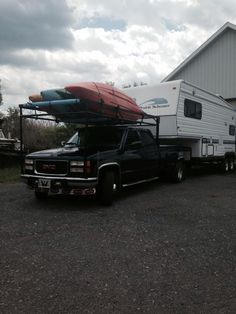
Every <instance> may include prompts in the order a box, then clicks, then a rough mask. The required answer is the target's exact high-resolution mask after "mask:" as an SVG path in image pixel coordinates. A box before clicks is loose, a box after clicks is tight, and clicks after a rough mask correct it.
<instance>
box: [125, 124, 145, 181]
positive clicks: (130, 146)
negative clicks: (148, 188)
mask: <svg viewBox="0 0 236 314" xmlns="http://www.w3.org/2000/svg"><path fill="white" fill-rule="evenodd" d="M141 151H142V142H141V139H140V135H139V132H138V130H135V129H129V130H128V133H127V137H126V141H125V144H124V152H123V154H122V156H121V172H122V183H130V182H135V181H140V180H142V179H143V178H144V174H145V170H144V169H143V158H142V153H141Z"/></svg>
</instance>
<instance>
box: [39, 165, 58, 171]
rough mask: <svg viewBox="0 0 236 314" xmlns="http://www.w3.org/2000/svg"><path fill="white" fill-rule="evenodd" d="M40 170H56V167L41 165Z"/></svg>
mask: <svg viewBox="0 0 236 314" xmlns="http://www.w3.org/2000/svg"><path fill="white" fill-rule="evenodd" d="M42 170H56V165H49V164H43V165H42Z"/></svg>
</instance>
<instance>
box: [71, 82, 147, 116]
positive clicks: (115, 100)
mask: <svg viewBox="0 0 236 314" xmlns="http://www.w3.org/2000/svg"><path fill="white" fill-rule="evenodd" d="M65 90H66V91H68V92H70V93H71V94H72V95H73V96H74V97H75V98H79V99H80V100H81V101H84V102H86V103H87V104H88V109H89V110H91V111H94V112H99V113H100V112H101V110H103V111H102V113H103V114H104V115H105V116H108V117H112V118H114V117H115V115H117V113H118V115H119V118H122V119H124V120H132V121H136V120H138V119H140V118H142V117H143V115H144V112H143V111H142V109H141V108H140V107H139V106H138V105H137V104H136V102H135V101H134V100H133V99H132V98H131V97H130V96H128V95H126V94H125V93H123V92H122V91H121V90H119V89H118V88H115V87H113V86H111V85H108V84H104V83H95V82H84V83H78V84H74V85H69V86H66V87H65ZM101 103H102V105H103V108H102V107H101ZM116 109H117V110H116Z"/></svg>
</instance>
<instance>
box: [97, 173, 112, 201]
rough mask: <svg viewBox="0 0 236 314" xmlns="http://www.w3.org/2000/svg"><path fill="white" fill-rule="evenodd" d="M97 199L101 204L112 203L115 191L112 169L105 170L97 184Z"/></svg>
mask: <svg viewBox="0 0 236 314" xmlns="http://www.w3.org/2000/svg"><path fill="white" fill-rule="evenodd" d="M97 192H98V199H99V201H100V203H101V204H102V205H106V206H109V205H111V204H112V203H113V199H114V195H115V192H116V181H115V174H114V172H113V171H105V172H104V173H103V174H102V177H101V179H100V182H99V184H98V191H97Z"/></svg>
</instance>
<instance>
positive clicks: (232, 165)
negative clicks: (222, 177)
mask: <svg viewBox="0 0 236 314" xmlns="http://www.w3.org/2000/svg"><path fill="white" fill-rule="evenodd" d="M234 169H235V168H234V158H233V157H232V158H230V160H229V170H230V171H234Z"/></svg>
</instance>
